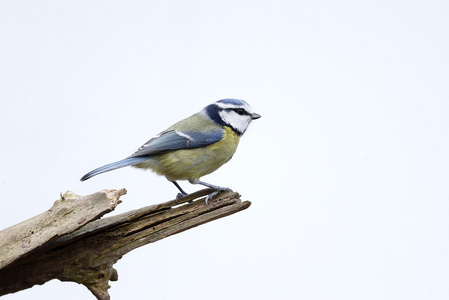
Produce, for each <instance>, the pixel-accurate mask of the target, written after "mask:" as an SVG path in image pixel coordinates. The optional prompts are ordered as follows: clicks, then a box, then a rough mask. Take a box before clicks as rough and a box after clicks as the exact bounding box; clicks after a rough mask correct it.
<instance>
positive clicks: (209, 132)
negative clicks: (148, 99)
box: [81, 98, 261, 204]
mask: <svg viewBox="0 0 449 300" xmlns="http://www.w3.org/2000/svg"><path fill="white" fill-rule="evenodd" d="M260 117H261V115H259V114H257V113H255V112H254V110H253V109H252V108H251V107H250V106H249V105H248V103H246V102H245V101H244V100H240V99H233V98H227V99H222V100H218V101H216V102H214V103H212V104H209V105H207V106H206V107H204V108H203V109H202V110H201V111H199V112H198V113H196V114H194V115H192V116H190V117H188V118H186V119H183V120H181V121H179V122H177V123H175V124H174V125H172V126H170V127H169V128H168V129H166V130H164V131H162V132H161V133H159V134H158V135H156V136H155V137H153V138H152V139H150V140H149V141H147V142H146V143H145V144H143V145H142V146H141V147H140V148H139V149H138V150H137V151H136V152H134V153H133V154H132V155H130V156H128V157H127V158H125V159H122V160H119V161H117V162H113V163H110V164H107V165H104V166H102V167H99V168H97V169H94V170H92V171H90V172H89V173H87V174H85V175H84V176H83V177H81V181H85V180H87V179H89V178H91V177H93V176H96V175H98V174H102V173H105V172H109V171H112V170H115V169H119V168H123V167H126V166H133V167H136V168H141V169H150V170H152V171H153V172H155V173H156V174H158V175H162V176H165V177H166V178H167V180H169V181H170V182H172V183H173V184H174V185H175V186H176V188H177V189H178V190H179V193H178V194H177V195H176V200H178V199H180V198H181V197H184V196H187V195H188V194H187V193H186V192H185V191H184V190H183V189H182V188H181V186H180V185H179V184H178V182H177V181H179V180H187V181H189V182H190V183H191V184H200V185H203V186H206V187H209V188H212V189H213V190H214V191H213V192H212V193H211V194H209V195H207V197H206V204H207V203H208V201H209V200H211V199H212V198H213V197H214V196H215V195H217V194H218V193H219V192H221V191H232V190H231V189H230V188H227V187H221V186H217V185H213V184H210V183H206V182H204V181H201V180H200V178H201V177H202V176H205V175H207V174H210V173H212V172H214V171H216V170H217V169H218V168H220V167H221V166H222V165H223V164H225V163H226V162H228V161H229V160H230V159H231V158H232V156H233V155H234V153H235V151H236V150H237V146H238V144H239V141H240V137H241V136H242V135H243V134H244V133H245V131H246V130H247V128H248V126H249V124H250V123H251V122H252V121H253V120H256V119H259V118H260Z"/></svg>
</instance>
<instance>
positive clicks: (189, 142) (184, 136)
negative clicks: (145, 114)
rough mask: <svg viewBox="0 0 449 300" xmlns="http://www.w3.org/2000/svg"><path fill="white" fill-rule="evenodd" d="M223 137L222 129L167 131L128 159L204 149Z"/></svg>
mask: <svg viewBox="0 0 449 300" xmlns="http://www.w3.org/2000/svg"><path fill="white" fill-rule="evenodd" d="M223 136H224V130H223V129H217V130H215V131H212V132H209V133H203V132H194V131H178V130H168V131H164V132H162V133H160V134H159V135H157V136H156V137H154V138H152V139H151V140H149V141H148V142H146V143H145V144H143V145H142V146H141V147H140V148H139V149H138V150H137V151H136V152H134V154H132V155H131V156H129V157H138V156H147V155H155V154H162V153H166V152H169V151H172V150H179V149H191V148H198V147H205V146H208V145H211V144H214V143H216V142H219V141H221V139H222V138H223Z"/></svg>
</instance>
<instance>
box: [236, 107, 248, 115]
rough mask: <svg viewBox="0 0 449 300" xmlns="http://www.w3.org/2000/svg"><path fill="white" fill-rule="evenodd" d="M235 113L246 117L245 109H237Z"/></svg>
mask: <svg viewBox="0 0 449 300" xmlns="http://www.w3.org/2000/svg"><path fill="white" fill-rule="evenodd" d="M235 112H236V113H238V114H239V115H246V110H244V109H243V108H237V109H236V110H235Z"/></svg>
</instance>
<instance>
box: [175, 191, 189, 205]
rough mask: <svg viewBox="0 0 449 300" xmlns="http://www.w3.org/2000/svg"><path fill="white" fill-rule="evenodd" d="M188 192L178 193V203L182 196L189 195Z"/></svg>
mask: <svg viewBox="0 0 449 300" xmlns="http://www.w3.org/2000/svg"><path fill="white" fill-rule="evenodd" d="M187 195H188V194H187V193H184V194H183V193H178V195H176V203H178V200H179V199H180V198H182V197H185V196H187Z"/></svg>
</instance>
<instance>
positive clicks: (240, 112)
mask: <svg viewBox="0 0 449 300" xmlns="http://www.w3.org/2000/svg"><path fill="white" fill-rule="evenodd" d="M227 110H233V111H235V112H236V113H238V114H239V115H241V116H245V115H249V113H248V112H247V111H246V110H245V109H243V108H228V109H227Z"/></svg>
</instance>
